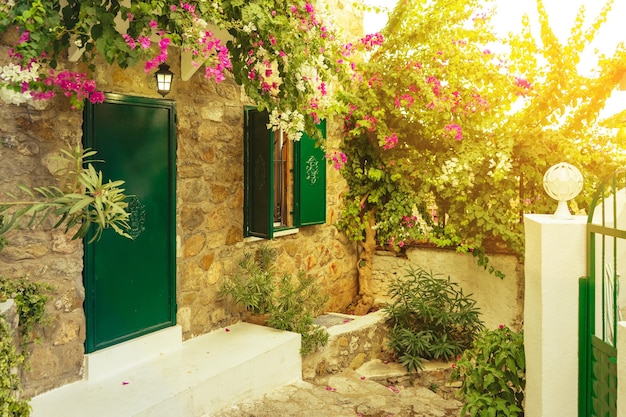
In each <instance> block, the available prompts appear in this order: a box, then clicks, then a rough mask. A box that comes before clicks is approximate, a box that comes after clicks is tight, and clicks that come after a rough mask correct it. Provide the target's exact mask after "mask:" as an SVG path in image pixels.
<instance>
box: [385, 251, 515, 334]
mask: <svg viewBox="0 0 626 417" xmlns="http://www.w3.org/2000/svg"><path fill="white" fill-rule="evenodd" d="M406 254H407V256H406V257H398V256H395V254H394V253H392V252H378V253H377V254H376V256H375V257H374V271H373V274H374V280H373V288H374V292H375V294H376V300H377V302H379V303H384V302H386V300H387V299H388V297H387V288H388V285H389V283H390V282H391V281H392V280H393V279H395V278H396V277H402V276H404V275H405V274H406V271H407V270H408V269H410V268H411V267H412V268H418V267H421V268H423V269H426V270H431V271H432V272H433V273H435V274H441V275H442V277H443V278H447V277H448V276H450V279H451V281H453V282H456V283H457V284H459V285H460V286H461V288H462V289H463V293H465V294H473V295H472V298H473V299H475V300H476V302H477V306H478V307H479V308H480V311H481V313H482V320H483V321H484V322H485V325H486V327H487V328H488V329H495V328H497V327H498V325H500V324H505V325H507V326H511V327H514V328H518V327H519V326H520V324H521V319H522V314H523V307H524V294H523V291H524V286H523V271H522V269H523V268H522V265H521V264H520V263H519V261H518V259H517V257H516V256H513V255H489V259H490V261H491V264H492V265H493V266H494V267H495V268H497V269H499V270H501V271H502V272H504V274H505V275H506V278H504V279H500V278H497V277H496V276H494V275H492V274H490V273H489V272H488V271H486V270H485V269H484V268H482V267H479V266H478V265H477V264H476V259H475V258H474V257H473V256H471V255H463V254H458V253H456V252H455V251H453V250H445V249H436V248H409V249H407V252H406Z"/></svg>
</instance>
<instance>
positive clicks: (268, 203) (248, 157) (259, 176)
mask: <svg viewBox="0 0 626 417" xmlns="http://www.w3.org/2000/svg"><path fill="white" fill-rule="evenodd" d="M245 115H246V118H245V119H246V121H245V123H246V135H245V141H246V143H245V156H244V158H245V161H244V163H245V172H244V176H245V179H244V186H245V201H244V223H245V225H244V235H245V236H257V237H262V238H265V239H271V238H272V237H273V222H274V213H273V209H272V208H273V207H274V190H273V184H274V178H273V176H274V153H273V146H274V138H273V136H274V135H273V133H272V132H271V131H270V130H269V129H268V128H267V123H268V122H269V116H268V113H267V112H266V111H264V112H259V111H258V110H256V109H248V110H246V114H245Z"/></svg>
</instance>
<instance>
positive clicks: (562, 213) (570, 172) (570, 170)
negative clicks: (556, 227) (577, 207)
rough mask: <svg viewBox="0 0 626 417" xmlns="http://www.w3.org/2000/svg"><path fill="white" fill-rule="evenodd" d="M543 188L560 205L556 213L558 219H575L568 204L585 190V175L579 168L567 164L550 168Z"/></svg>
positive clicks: (563, 163)
mask: <svg viewBox="0 0 626 417" xmlns="http://www.w3.org/2000/svg"><path fill="white" fill-rule="evenodd" d="M543 188H544V189H545V190H546V193H548V195H549V196H550V197H552V198H554V199H555V200H556V201H558V202H559V205H558V206H557V208H556V211H555V212H554V217H556V218H557V219H568V220H569V219H573V218H574V216H573V215H572V213H570V211H569V207H567V202H568V201H569V200H571V199H572V198H574V197H576V196H577V195H578V194H580V191H581V190H582V189H583V175H582V174H581V173H580V171H579V170H578V168H576V167H575V166H574V165H572V164H568V163H567V162H561V163H558V164H556V165H554V166H552V167H550V168H549V169H548V170H547V171H546V173H545V175H544V176H543Z"/></svg>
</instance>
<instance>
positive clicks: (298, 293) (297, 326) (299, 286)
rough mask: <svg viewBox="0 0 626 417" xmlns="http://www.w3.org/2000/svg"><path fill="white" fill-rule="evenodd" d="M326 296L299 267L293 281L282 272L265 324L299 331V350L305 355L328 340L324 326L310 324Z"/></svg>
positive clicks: (320, 309) (324, 302) (321, 307)
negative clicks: (300, 343)
mask: <svg viewBox="0 0 626 417" xmlns="http://www.w3.org/2000/svg"><path fill="white" fill-rule="evenodd" d="M327 300H328V297H325V296H323V295H322V293H321V289H320V287H319V286H318V285H317V283H316V282H315V279H314V277H312V276H307V275H306V274H305V273H304V272H303V271H300V272H299V273H298V276H297V280H296V281H295V283H294V280H293V279H292V278H291V276H289V275H283V276H282V278H281V279H280V284H279V285H278V291H277V294H276V297H275V300H274V304H273V305H272V307H271V308H270V314H269V318H268V319H267V324H268V326H271V327H273V328H275V329H280V330H288V331H290V332H295V333H300V334H301V335H302V346H301V348H300V353H302V354H303V355H307V354H309V353H311V352H313V351H314V350H315V349H316V348H317V347H318V346H324V345H325V344H326V343H327V342H328V332H327V331H326V329H324V328H323V327H320V326H316V325H314V324H313V320H314V319H315V317H316V316H317V315H319V314H320V313H321V312H322V311H323V310H322V309H323V306H324V305H325V304H326V301H327Z"/></svg>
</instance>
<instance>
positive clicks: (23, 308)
mask: <svg viewBox="0 0 626 417" xmlns="http://www.w3.org/2000/svg"><path fill="white" fill-rule="evenodd" d="M47 290H48V287H47V286H45V285H43V284H40V283H38V282H33V281H31V280H29V279H28V278H18V279H13V278H11V279H9V278H7V277H4V276H2V275H0V301H5V300H8V299H13V300H15V304H16V306H17V311H18V314H19V317H20V321H19V328H20V334H21V335H22V337H24V339H25V340H30V339H31V338H32V331H33V330H34V328H35V326H37V325H40V324H42V322H43V321H44V318H45V314H46V301H47V300H48V296H47V295H46V294H45V292H46V291H47Z"/></svg>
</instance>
